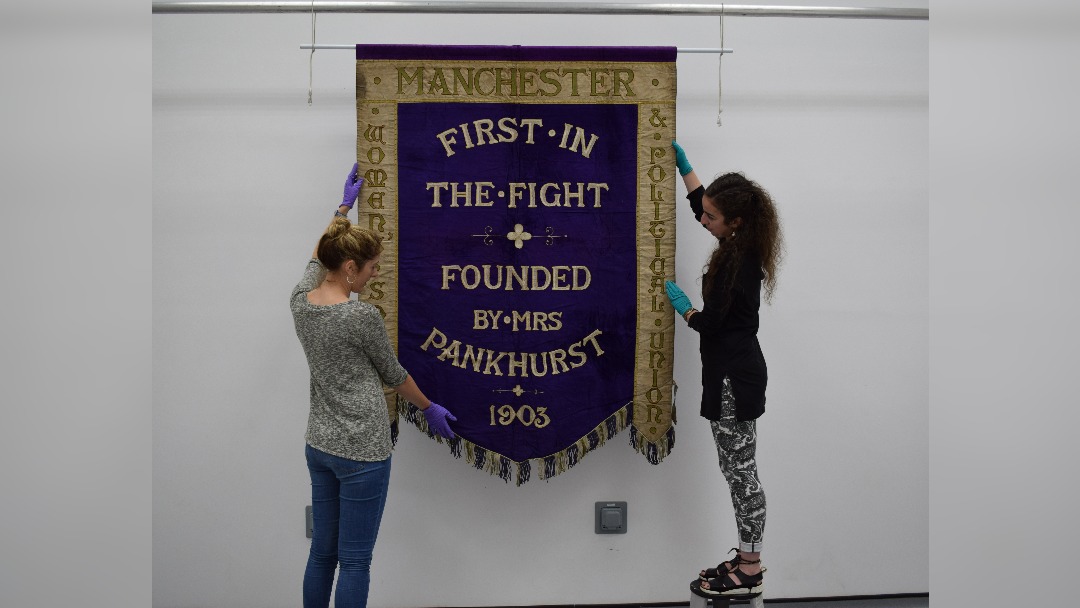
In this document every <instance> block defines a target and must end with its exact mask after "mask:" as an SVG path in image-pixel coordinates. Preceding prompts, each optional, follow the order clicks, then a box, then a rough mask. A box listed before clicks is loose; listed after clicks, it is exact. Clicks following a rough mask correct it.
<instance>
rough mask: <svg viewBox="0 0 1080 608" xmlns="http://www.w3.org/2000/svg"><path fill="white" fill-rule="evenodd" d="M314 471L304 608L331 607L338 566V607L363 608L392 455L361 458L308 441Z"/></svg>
mask: <svg viewBox="0 0 1080 608" xmlns="http://www.w3.org/2000/svg"><path fill="white" fill-rule="evenodd" d="M304 452H305V455H306V456H307V465H308V472H309V473H310V474H311V515H312V538H311V552H310V553H309V554H308V562H307V570H306V571H305V572H304V608H327V607H328V606H329V605H330V590H331V588H332V587H333V584H334V570H335V569H337V568H338V566H339V565H340V570H339V572H338V582H337V591H336V592H335V594H334V606H336V608H365V607H366V606H367V596H368V587H369V585H370V583H371V554H372V551H373V550H374V549H375V539H376V537H378V535H379V524H380V523H381V522H382V514H383V507H384V506H386V491H387V489H388V488H389V485H390V458H387V459H386V460H382V461H378V462H359V461H356V460H349V459H347V458H340V457H338V456H333V455H331V454H327V453H326V452H322V451H320V450H317V449H315V448H313V447H311V446H310V445H305V449H304Z"/></svg>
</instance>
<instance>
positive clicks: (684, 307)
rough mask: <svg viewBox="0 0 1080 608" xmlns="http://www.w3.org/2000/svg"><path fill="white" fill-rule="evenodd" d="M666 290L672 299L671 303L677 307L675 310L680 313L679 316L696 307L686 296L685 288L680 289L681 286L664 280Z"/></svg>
mask: <svg viewBox="0 0 1080 608" xmlns="http://www.w3.org/2000/svg"><path fill="white" fill-rule="evenodd" d="M664 290H665V291H667V297H668V299H669V300H671V305H672V306H673V307H675V312H677V313H679V316H682V315H685V314H686V311H688V310H690V309H691V308H693V307H694V305H693V304H691V303H690V298H688V297H686V294H685V293H683V290H681V289H679V286H678V285H676V284H675V283H672V282H671V281H664Z"/></svg>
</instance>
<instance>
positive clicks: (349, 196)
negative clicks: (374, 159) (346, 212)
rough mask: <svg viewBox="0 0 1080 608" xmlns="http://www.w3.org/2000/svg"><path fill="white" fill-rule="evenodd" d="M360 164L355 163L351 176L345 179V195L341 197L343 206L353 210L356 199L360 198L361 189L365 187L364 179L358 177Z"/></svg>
mask: <svg viewBox="0 0 1080 608" xmlns="http://www.w3.org/2000/svg"><path fill="white" fill-rule="evenodd" d="M358 166H359V163H353V166H352V169H351V170H350V171H349V176H348V177H346V178H345V193H344V194H343V195H342V196H341V205H343V206H345V207H348V208H349V209H352V207H353V204H354V203H356V197H357V196H360V187H361V186H363V185H364V178H362V177H357V176H356V169H357V167H358Z"/></svg>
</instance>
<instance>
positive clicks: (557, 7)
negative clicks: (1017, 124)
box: [153, 0, 930, 21]
mask: <svg viewBox="0 0 1080 608" xmlns="http://www.w3.org/2000/svg"><path fill="white" fill-rule="evenodd" d="M153 12H154V13H155V14H178V13H309V14H310V13H312V12H315V13H476V14H579V15H713V16H721V15H722V16H724V17H825V18H830V17H831V18H843V19H901V20H923V21H926V20H929V19H930V9H928V8H885V7H882V8H860V7H850V6H761V5H750V4H617V3H608V2H472V1H457V0H445V1H440V2H431V1H426V2H425V1H421V0H400V1H397V2H366V1H364V0H337V1H332V0H292V1H288V0H286V1H283V2H215V1H200V0H191V1H177V2H170V1H168V0H157V1H155V2H154V3H153Z"/></svg>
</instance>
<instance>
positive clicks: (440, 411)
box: [423, 401, 457, 439]
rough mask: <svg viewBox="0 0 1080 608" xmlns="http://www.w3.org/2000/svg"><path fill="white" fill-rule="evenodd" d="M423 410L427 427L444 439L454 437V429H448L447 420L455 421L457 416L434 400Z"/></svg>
mask: <svg viewBox="0 0 1080 608" xmlns="http://www.w3.org/2000/svg"><path fill="white" fill-rule="evenodd" d="M423 412H424V419H425V420H427V425H428V428H429V429H431V431H432V432H433V433H435V434H436V435H438V436H439V437H442V438H444V439H453V438H454V431H451V430H450V424H449V423H448V422H447V421H450V422H457V416H455V415H453V414H451V413H450V412H449V411H448V410H447V409H446V408H445V407H443V406H441V405H439V404H438V403H435V402H434V401H432V402H431V405H429V406H428V408H427V409H426V410H423Z"/></svg>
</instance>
